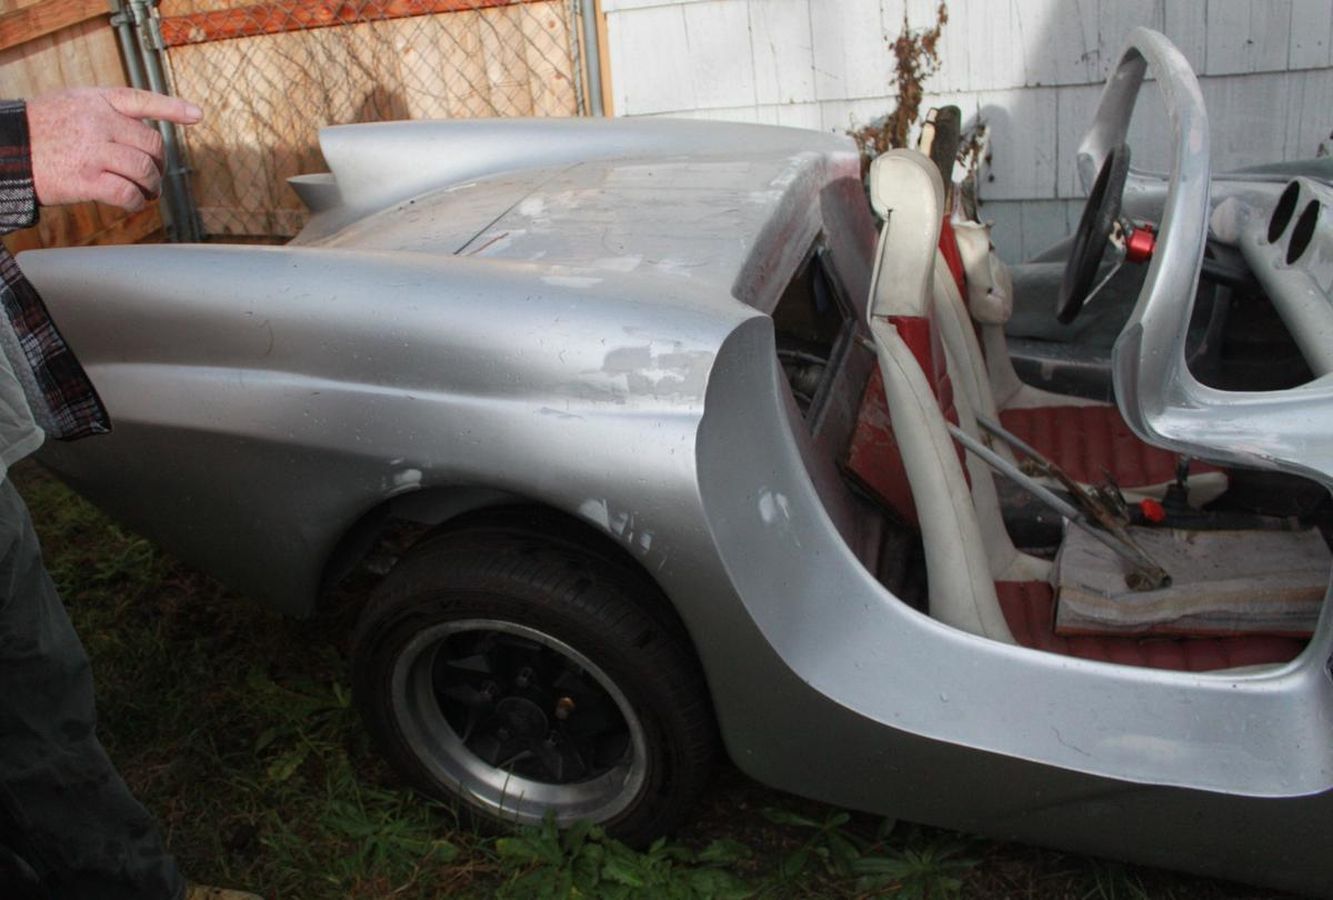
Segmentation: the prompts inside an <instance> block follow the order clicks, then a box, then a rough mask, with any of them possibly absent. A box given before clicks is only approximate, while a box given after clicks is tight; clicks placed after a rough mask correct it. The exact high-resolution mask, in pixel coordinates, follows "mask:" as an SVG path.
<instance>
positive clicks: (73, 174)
mask: <svg viewBox="0 0 1333 900" xmlns="http://www.w3.org/2000/svg"><path fill="white" fill-rule="evenodd" d="M201 118H203V112H202V111H201V110H200V109H199V107H197V106H195V105H194V104H193V103H187V102H186V101H184V100H181V99H178V98H176V97H166V96H163V95H162V94H153V93H150V92H148V91H136V90H134V89H133V88H74V89H72V90H66V91H60V92H58V93H55V94H46V95H45V96H42V97H37V98H34V99H32V100H29V101H28V139H29V142H30V144H31V146H32V182H33V187H34V188H35V189H36V191H37V202H38V203H41V204H42V205H43V206H56V205H59V204H61V203H78V202H80V201H83V200H99V201H101V202H102V203H110V204H111V205H113V206H120V207H123V208H125V209H128V210H131V211H133V210H137V209H142V208H143V205H144V203H145V202H147V201H148V200H151V199H153V198H155V197H156V196H157V195H158V193H159V192H160V191H161V189H162V135H161V134H159V133H158V131H157V129H156V128H152V127H150V126H148V125H145V124H144V123H143V122H141V121H140V120H141V119H162V120H164V121H167V122H176V123H178V124H180V125H192V124H194V123H195V122H198V121H199V120H200V119H201Z"/></svg>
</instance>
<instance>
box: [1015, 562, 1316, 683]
mask: <svg viewBox="0 0 1333 900" xmlns="http://www.w3.org/2000/svg"><path fill="white" fill-rule="evenodd" d="M995 593H996V595H997V596H998V598H999V601H1000V609H1001V610H1003V612H1004V618H1005V621H1006V622H1008V624H1009V630H1010V631H1012V632H1013V635H1014V640H1016V641H1018V643H1019V644H1021V645H1022V646H1024V647H1031V648H1033V649H1036V650H1046V651H1048V652H1051V653H1059V654H1061V655H1063V656H1076V657H1079V658H1080V659H1094V660H1098V661H1101V662H1112V663H1120V664H1122V665H1126V666H1144V667H1147V668H1150V669H1174V670H1177V671H1182V672H1207V671H1209V670H1212V669H1230V668H1234V667H1236V666H1254V665H1260V664H1263V663H1283V662H1287V661H1288V660H1291V659H1295V657H1296V655H1297V654H1298V653H1300V652H1301V650H1303V649H1304V648H1305V644H1306V642H1305V641H1304V640H1302V639H1300V638H1289V637H1272V636H1268V635H1240V636H1236V637H1213V638H1202V637H1201V638H1179V637H1172V638H1166V637H1153V638H1140V637H1129V636H1126V637H1073V638H1065V637H1060V636H1059V635H1058V634H1056V633H1055V591H1054V589H1053V588H1052V587H1051V586H1050V585H1049V584H1047V583H1046V582H1044V581H997V582H996V583H995Z"/></svg>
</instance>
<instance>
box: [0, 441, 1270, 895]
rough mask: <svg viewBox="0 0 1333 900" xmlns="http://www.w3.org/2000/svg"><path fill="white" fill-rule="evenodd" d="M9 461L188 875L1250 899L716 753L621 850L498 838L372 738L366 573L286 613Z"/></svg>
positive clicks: (639, 890) (109, 714)
mask: <svg viewBox="0 0 1333 900" xmlns="http://www.w3.org/2000/svg"><path fill="white" fill-rule="evenodd" d="M13 477H14V480H15V482H16V483H17V485H18V486H19V489H20V490H21V491H22V493H23V494H24V497H25V498H26V500H27V502H28V505H29V507H30V508H31V510H32V513H33V518H34V520H35V522H36V525H37V530H38V532H39V534H40V536H41V538H42V543H43V546H44V548H45V552H46V558H47V565H48V568H49V569H50V571H51V573H52V576H53V577H54V579H55V581H56V583H57V585H58V586H59V587H60V590H61V593H62V595H63V596H64V598H65V602H66V605H67V606H68V607H69V610H70V614H71V616H72V618H73V619H74V623H75V626H76V627H77V628H78V630H79V633H80V634H81V635H82V637H83V640H84V643H85V645H86V646H87V648H88V652H89V655H90V656H91V657H92V661H93V671H94V674H95V677H96V679H97V691H98V704H99V712H100V718H101V725H100V734H101V735H102V738H103V741H104V742H105V744H106V745H107V748H108V751H109V752H110V754H111V756H112V758H113V759H114V760H115V761H116V763H117V765H118V766H119V767H120V769H121V771H122V773H123V774H124V775H125V778H126V780H127V781H128V782H129V783H130V785H131V787H132V788H133V790H134V791H135V793H136V794H137V795H138V796H139V798H140V799H141V800H143V802H144V803H145V804H146V805H147V806H148V807H149V808H150V809H152V810H153V811H154V813H155V814H156V815H157V816H158V818H159V820H160V822H161V824H162V827H163V829H164V831H165V832H166V835H167V840H168V842H169V844H170V846H171V849H172V851H173V852H174V853H175V854H176V856H177V857H178V858H179V860H180V862H181V864H182V867H183V868H184V869H185V871H186V873H187V875H188V876H189V877H190V878H191V879H193V880H195V881H199V882H203V883H208V884H219V885H225V886H235V887H245V888H249V889H251V890H255V891H259V892H261V893H263V894H264V896H265V897H268V898H272V900H368V898H430V897H439V896H443V895H450V896H454V895H457V896H464V897H468V896H474V897H490V896H500V897H512V898H520V897H521V898H528V897H552V898H557V897H558V898H566V897H605V898H617V897H662V898H682V900H684V898H695V897H698V898H705V897H717V898H732V897H772V898H788V897H796V898H800V897H901V898H904V900H925V898H931V900H937V898H938V900H943V898H951V897H967V898H973V897H980V898H987V897H996V898H1000V897H1005V898H1007V897H1023V898H1071V900H1137V898H1178V900H1203V898H1260V897H1271V896H1276V895H1274V894H1265V893H1263V892H1259V891H1255V890H1251V889H1246V888H1242V887H1238V886H1235V885H1229V884H1224V883H1220V882H1212V881H1207V880H1203V879H1196V878H1188V877H1185V876H1179V875H1174V874H1171V873H1166V872H1161V871H1156V870H1147V869H1135V868H1132V867H1128V866H1123V865H1119V864H1113V863H1106V862H1101V861H1097V860H1091V859H1083V858H1076V857H1071V856H1068V855H1064V854H1060V853H1056V852H1053V851H1046V850H1041V849H1037V848H1032V847H1025V846H1018V845H1010V844H998V843H992V842H986V841H982V840H978V839H973V838H970V837H968V836H966V835H961V834H954V833H951V832H946V831H940V830H934V829H926V828H918V827H911V826H904V825H899V826H897V827H894V826H893V824H892V823H889V822H883V821H879V820H877V819H875V818H873V817H867V816H860V815H854V814H850V813H847V812H844V811H842V810H838V809H834V808H831V807H827V806H822V805H819V804H815V803H811V802H808V801H802V800H799V799H797V798H795V797H792V796H789V795H786V794H782V793H780V792H777V791H771V790H768V789H765V788H763V787H761V786H759V785H757V784H755V783H754V782H752V781H750V780H748V779H747V778H745V777H744V776H743V775H741V774H740V773H739V772H738V771H736V770H735V769H733V768H730V767H727V768H724V769H723V770H722V771H721V772H719V774H718V776H717V778H716V781H715V784H714V786H713V789H712V791H710V795H709V798H708V800H707V801H706V802H705V804H704V805H703V807H702V808H701V809H700V810H699V814H698V816H697V817H696V818H695V820H694V821H693V822H692V823H691V824H690V826H689V827H688V828H687V829H686V830H685V831H684V832H683V833H682V834H679V835H676V836H675V838H674V839H673V840H672V841H669V842H668V841H662V842H659V843H657V844H655V845H654V846H653V847H651V848H649V849H648V850H647V851H645V852H635V851H632V850H629V849H628V848H626V847H624V846H623V845H620V844H619V843H618V842H616V841H614V840H611V839H609V838H607V837H606V836H605V835H604V834H602V832H601V830H600V829H597V828H590V827H584V828H575V829H571V830H570V831H568V832H566V833H564V834H560V833H558V832H556V831H555V829H553V828H551V827H549V826H547V827H544V828H533V829H528V830H526V831H524V832H522V833H519V834H517V835H513V836H508V837H501V838H495V837H493V836H487V835H481V834H477V833H475V832H473V831H470V830H468V829H466V828H460V827H459V824H458V822H457V821H456V820H455V818H454V817H453V815H452V814H451V813H450V811H449V810H448V809H447V808H444V807H442V806H440V805H438V804H435V803H432V802H429V801H427V800H424V799H422V798H421V797H418V796H416V795H414V794H412V793H410V792H409V791H406V790H404V789H403V788H402V786H401V785H400V784H399V783H398V782H397V781H396V779H395V778H394V776H393V774H392V773H391V772H389V771H388V770H387V769H386V767H385V766H384V765H383V764H382V763H381V762H380V761H379V760H378V759H377V758H376V757H375V755H374V754H373V753H372V752H371V750H370V747H369V743H368V739H367V737H366V735H365V733H364V732H363V731H362V729H361V727H360V724H359V721H358V718H357V716H356V713H355V710H354V709H353V708H352V706H351V702H350V697H349V690H348V687H347V684H348V678H347V669H348V665H347V656H346V650H347V648H346V644H345V639H346V636H347V634H348V631H349V628H350V625H351V622H352V621H353V620H354V618H355V612H356V605H357V597H358V596H359V595H362V594H363V593H364V590H365V588H366V586H367V582H366V581H364V580H360V581H358V580H357V579H355V578H354V579H353V582H352V583H351V584H350V585H349V586H348V588H347V590H346V591H344V592H343V593H342V594H341V595H340V597H339V598H336V602H334V603H333V604H331V608H330V611H329V612H328V613H326V614H324V615H322V616H320V617H317V618H315V619H312V620H308V621H294V620H290V619H285V618H283V617H281V616H278V615H276V614H274V613H271V612H268V611H266V610H265V609H263V608H261V607H260V606H259V605H258V604H255V603H252V602H250V601H248V600H246V599H245V598H242V597H237V596H234V595H232V594H229V593H228V592H227V591H226V590H225V589H224V588H223V587H221V586H220V585H219V584H218V583H217V582H215V581H213V580H211V579H209V578H207V577H205V576H203V575H202V574H200V573H198V572H195V571H193V570H191V569H189V568H188V567H186V566H184V565H183V564H181V563H178V562H176V561H175V560H173V559H172V558H171V557H169V556H167V555H165V554H164V553H162V552H160V551H158V550H157V549H156V548H155V547H154V546H153V545H152V544H150V543H149V542H147V541H146V540H144V539H143V538H140V537H137V536H135V535H133V534H131V533H127V532H126V531H124V530H122V529H120V528H119V527H117V526H116V525H115V524H113V523H112V522H110V521H109V520H108V519H106V518H105V517H104V516H102V515H101V514H100V513H99V512H98V511H97V510H95V509H94V508H93V507H92V506H90V505H89V504H87V503H86V502H84V501H83V500H81V499H80V498H78V497H76V496H75V495H73V494H71V493H70V492H69V491H68V490H67V489H66V488H65V487H64V486H62V485H61V484H59V483H58V482H56V481H55V480H53V479H52V478H50V477H49V476H47V475H45V474H44V473H43V472H42V471H41V470H40V469H38V468H36V467H35V466H33V465H31V464H25V465H22V466H20V467H18V469H17V470H16V471H15V472H14V474H13Z"/></svg>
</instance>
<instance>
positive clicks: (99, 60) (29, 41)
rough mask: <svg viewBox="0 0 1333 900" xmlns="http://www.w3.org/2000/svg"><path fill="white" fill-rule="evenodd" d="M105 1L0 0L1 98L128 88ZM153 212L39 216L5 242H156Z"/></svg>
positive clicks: (89, 206)
mask: <svg viewBox="0 0 1333 900" xmlns="http://www.w3.org/2000/svg"><path fill="white" fill-rule="evenodd" d="M110 11H111V10H110V7H109V5H108V3H107V0H0V95H3V96H4V97H6V98H26V97H32V96H34V95H37V94H41V93H45V92H48V91H54V90H58V89H60V88H63V87H75V86H82V85H106V86H116V85H124V84H125V83H126V79H125V71H124V67H123V65H122V62H121V55H120V48H119V44H118V43H117V41H116V36H115V32H114V30H113V29H112V28H111V25H110V21H109V20H110ZM161 229H162V219H161V216H160V215H159V214H158V210H157V205H156V204H151V205H150V206H148V207H147V208H146V209H144V210H143V211H141V212H138V213H134V214H128V215H127V214H126V213H124V212H122V211H121V210H118V209H115V208H114V207H109V206H102V205H100V204H94V203H80V204H77V205H75V206H67V207H59V208H53V209H46V210H43V211H42V217H41V221H40V222H39V223H38V225H37V226H36V227H34V228H28V229H25V230H23V231H19V232H15V233H13V234H10V235H8V236H6V238H5V244H6V246H8V247H9V248H10V249H11V250H13V251H15V252H17V251H18V250H26V249H30V248H33V247H56V246H78V245H86V244H107V243H132V242H135V241H139V240H144V239H146V238H150V237H152V236H155V235H157V234H158V233H159V232H160V231H161Z"/></svg>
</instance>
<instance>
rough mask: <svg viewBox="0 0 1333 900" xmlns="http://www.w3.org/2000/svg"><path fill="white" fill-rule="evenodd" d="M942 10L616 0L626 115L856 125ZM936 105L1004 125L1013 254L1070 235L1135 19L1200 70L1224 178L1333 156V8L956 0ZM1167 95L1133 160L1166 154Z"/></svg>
mask: <svg viewBox="0 0 1333 900" xmlns="http://www.w3.org/2000/svg"><path fill="white" fill-rule="evenodd" d="M936 5H937V0H603V3H602V6H603V9H604V11H605V12H606V16H607V32H608V38H609V42H610V61H611V82H612V88H613V91H614V97H615V106H616V113H617V114H618V115H679V116H690V117H694V118H717V119H731V120H739V121H747V122H766V123H772V124H780V125H793V126H798V127H804V128H818V129H826V130H847V129H849V128H851V127H854V126H859V125H864V124H866V123H868V122H871V121H873V120H874V119H876V118H877V117H879V116H882V115H884V114H885V113H886V112H888V111H889V110H890V109H891V108H892V106H893V105H894V100H893V99H892V93H891V92H892V81H893V76H894V68H893V63H894V60H893V56H892V54H891V52H890V50H889V47H888V42H889V41H891V40H893V39H894V38H895V37H896V36H897V35H898V34H899V32H900V31H901V30H902V24H903V20H904V17H906V19H907V21H908V22H909V23H910V24H911V25H912V26H913V27H921V26H924V25H928V24H930V23H932V22H933V21H934V18H935V7H936ZM948 8H949V22H948V24H947V25H946V26H945V29H944V34H943V38H942V40H941V42H940V57H941V66H940V69H939V71H938V72H937V73H936V74H935V75H933V76H932V77H930V78H929V79H927V81H926V82H925V88H926V91H927V98H926V105H927V106H930V105H939V104H944V103H954V104H957V105H958V106H960V107H961V108H962V110H963V116H964V119H965V120H969V119H971V118H973V117H976V116H980V117H982V118H983V119H984V120H985V121H986V122H988V123H989V124H990V126H991V129H992V149H993V157H992V164H991V170H990V172H989V179H990V180H989V182H988V183H987V184H986V186H985V188H984V189H983V198H984V199H986V200H987V201H988V202H987V204H986V207H985V215H986V216H987V217H988V218H991V219H994V220H995V221H996V225H997V228H996V231H997V238H998V239H999V241H998V242H999V243H1000V245H1001V246H1000V249H1001V251H1002V252H1003V253H1004V254H1005V255H1006V256H1007V257H1009V258H1010V259H1021V258H1025V257H1026V256H1029V255H1031V254H1032V253H1034V252H1036V251H1037V250H1039V249H1040V248H1042V247H1043V246H1045V245H1047V244H1049V243H1050V242H1051V240H1053V239H1054V238H1056V237H1058V236H1059V235H1061V234H1064V233H1067V231H1068V230H1069V229H1070V227H1071V225H1072V223H1071V221H1070V220H1071V218H1074V217H1076V216H1077V213H1078V209H1079V207H1080V204H1079V203H1078V201H1077V199H1075V198H1077V197H1079V196H1080V195H1081V193H1082V192H1081V190H1080V188H1079V186H1078V185H1077V183H1076V178H1075V174H1074V168H1073V155H1074V148H1075V147H1076V146H1077V144H1078V141H1079V140H1080V138H1081V137H1082V134H1083V130H1084V129H1085V128H1086V127H1087V124H1088V122H1089V120H1090V118H1091V116H1092V112H1093V108H1094V106H1095V104H1096V101H1097V97H1098V96H1099V94H1100V91H1101V83H1102V82H1103V80H1104V79H1105V77H1106V74H1107V71H1108V69H1109V67H1110V66H1111V65H1112V64H1113V63H1114V61H1115V58H1116V56H1117V54H1118V51H1119V49H1120V47H1121V45H1122V43H1123V41H1124V37H1125V35H1126V34H1127V33H1128V32H1129V30H1130V29H1131V28H1132V27H1133V26H1135V25H1147V26H1149V27H1151V28H1156V29H1158V30H1160V31H1163V32H1165V33H1166V35H1167V36H1168V37H1170V38H1171V40H1173V41H1174V42H1175V43H1176V44H1177V46H1179V47H1180V49H1181V50H1182V51H1183V52H1184V54H1185V56H1186V57H1188V58H1189V60H1190V62H1191V64H1192V65H1193V66H1194V68H1195V71H1196V72H1197V73H1199V75H1200V83H1201V85H1202V89H1203V94H1204V99H1205V101H1206V102H1207V104H1208V109H1209V112H1210V115H1211V119H1212V123H1213V163H1214V168H1215V169H1217V170H1221V169H1226V168H1232V167H1235V166H1242V165H1247V164H1252V163H1258V162H1268V161H1273V160H1278V159H1298V158H1303V157H1310V156H1313V155H1315V154H1316V152H1317V151H1319V148H1320V146H1321V144H1323V145H1325V146H1327V147H1328V148H1329V149H1330V150H1333V139H1330V132H1333V0H949V2H948ZM1155 100H1156V93H1155V92H1150V91H1145V92H1144V94H1143V95H1142V99H1141V101H1140V111H1139V113H1138V114H1137V115H1136V117H1135V120H1136V134H1135V140H1134V141H1133V149H1134V151H1135V162H1136V164H1142V165H1152V164H1153V162H1154V161H1156V160H1160V159H1162V158H1163V155H1162V154H1163V150H1164V148H1163V143H1162V142H1163V140H1164V139H1165V133H1164V130H1163V129H1162V128H1161V127H1160V123H1161V118H1160V108H1159V109H1157V110H1154V109H1153V107H1154V106H1156V105H1157V104H1156V103H1155Z"/></svg>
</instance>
